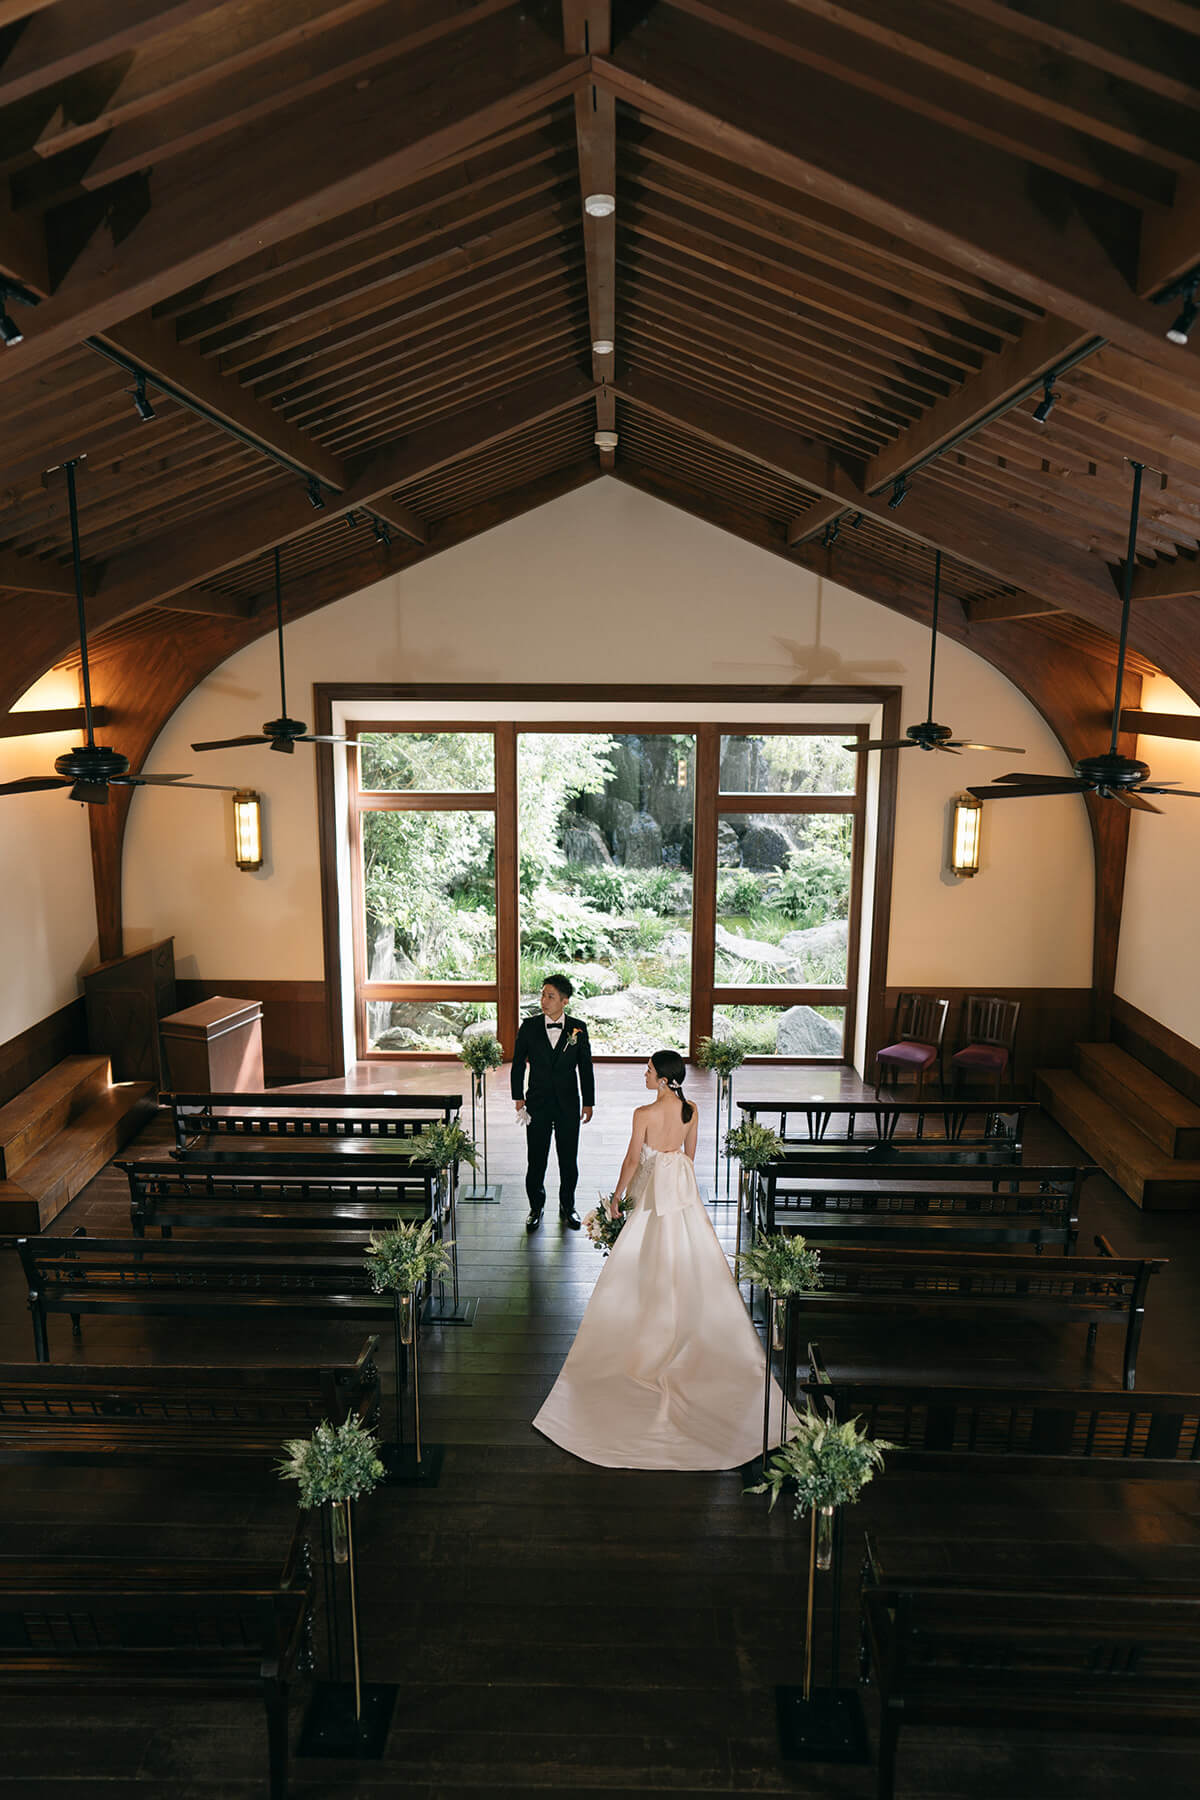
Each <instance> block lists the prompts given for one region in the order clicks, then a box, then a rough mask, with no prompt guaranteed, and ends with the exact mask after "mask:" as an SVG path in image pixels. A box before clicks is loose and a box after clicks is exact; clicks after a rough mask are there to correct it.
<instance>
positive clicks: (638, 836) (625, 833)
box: [613, 812, 663, 869]
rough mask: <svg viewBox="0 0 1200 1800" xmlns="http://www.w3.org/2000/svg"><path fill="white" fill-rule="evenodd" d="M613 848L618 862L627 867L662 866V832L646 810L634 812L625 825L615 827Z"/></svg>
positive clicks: (657, 867)
mask: <svg viewBox="0 0 1200 1800" xmlns="http://www.w3.org/2000/svg"><path fill="white" fill-rule="evenodd" d="M613 848H614V850H615V851H616V854H617V860H618V862H620V863H622V864H623V865H624V867H625V868H627V869H661V867H662V852H663V843H662V832H661V831H660V830H659V827H658V821H657V820H656V819H653V818H651V816H650V814H649V813H648V812H640V813H635V814H634V815H633V817H632V818H631V819H630V821H629V823H628V824H627V825H619V826H618V827H617V829H616V832H615V833H614V843H613Z"/></svg>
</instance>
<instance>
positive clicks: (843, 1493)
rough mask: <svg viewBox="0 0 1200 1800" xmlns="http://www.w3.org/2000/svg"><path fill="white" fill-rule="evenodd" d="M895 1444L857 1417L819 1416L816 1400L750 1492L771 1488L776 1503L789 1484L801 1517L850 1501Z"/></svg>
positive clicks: (759, 1492)
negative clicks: (838, 1420)
mask: <svg viewBox="0 0 1200 1800" xmlns="http://www.w3.org/2000/svg"><path fill="white" fill-rule="evenodd" d="M895 1448H896V1446H895V1445H894V1444H890V1443H888V1441H887V1439H886V1438H869V1437H868V1436H867V1434H866V1432H865V1431H860V1430H859V1426H858V1420H857V1419H847V1420H846V1422H845V1424H844V1425H836V1424H834V1422H833V1421H832V1420H831V1419H822V1418H818V1417H817V1415H816V1413H815V1412H814V1411H813V1410H812V1407H811V1406H810V1407H809V1408H808V1409H807V1411H806V1413H805V1415H804V1417H803V1418H802V1419H801V1420H800V1422H799V1427H798V1429H797V1430H796V1431H795V1433H794V1434H793V1435H792V1436H791V1437H790V1438H789V1439H788V1440H787V1442H786V1444H783V1445H781V1446H780V1448H779V1449H778V1450H777V1451H776V1452H775V1455H774V1456H773V1457H772V1458H771V1460H770V1462H769V1463H768V1464H767V1467H766V1470H765V1471H764V1474H765V1479H764V1480H763V1481H761V1482H760V1483H759V1485H758V1486H757V1487H752V1488H747V1490H746V1492H747V1493H749V1494H765V1493H767V1492H768V1491H769V1492H770V1495H771V1507H772V1509H773V1508H774V1505H775V1502H776V1501H777V1500H778V1498H779V1496H780V1494H781V1493H782V1492H783V1490H784V1488H785V1487H792V1488H793V1489H794V1490H795V1494H794V1503H793V1509H792V1516H793V1517H794V1518H797V1519H798V1518H799V1517H800V1515H801V1513H805V1512H808V1511H809V1510H810V1509H811V1508H813V1507H817V1508H821V1507H831V1506H848V1505H849V1504H850V1503H851V1501H853V1500H857V1499H858V1496H859V1494H860V1493H861V1492H862V1490H863V1488H864V1487H866V1485H867V1483H868V1481H870V1480H871V1478H872V1477H873V1475H874V1474H875V1471H876V1469H881V1468H882V1467H883V1452H884V1451H885V1450H894V1449H895Z"/></svg>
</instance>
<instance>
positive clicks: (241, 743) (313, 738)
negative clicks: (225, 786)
mask: <svg viewBox="0 0 1200 1800" xmlns="http://www.w3.org/2000/svg"><path fill="white" fill-rule="evenodd" d="M275 630H276V632H277V634H278V637H279V717H278V718H277V719H268V720H267V722H266V724H265V725H264V726H263V728H262V730H261V731H255V732H252V733H251V734H250V736H249V737H235V738H214V739H213V740H212V741H211V742H210V743H207V744H193V745H192V749H193V750H240V749H244V748H247V747H248V746H249V745H251V744H269V745H270V747H271V749H272V750H280V751H282V752H283V753H284V755H285V756H294V755H295V752H296V745H297V744H354V743H357V741H358V740H357V739H356V738H346V737H318V736H317V735H316V733H315V732H312V731H310V730H309V729H308V726H307V725H306V724H305V723H304V721H303V720H302V719H289V718H288V716H287V678H286V675H285V673H284V667H283V584H282V581H281V579H280V573H279V546H278V545H276V547H275Z"/></svg>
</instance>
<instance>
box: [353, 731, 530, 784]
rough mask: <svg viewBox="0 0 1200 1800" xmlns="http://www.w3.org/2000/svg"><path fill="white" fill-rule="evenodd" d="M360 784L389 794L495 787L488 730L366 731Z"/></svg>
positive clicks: (490, 740)
mask: <svg viewBox="0 0 1200 1800" xmlns="http://www.w3.org/2000/svg"><path fill="white" fill-rule="evenodd" d="M359 743H360V744H361V746H362V749H361V756H362V785H363V787H364V788H386V789H387V790H389V791H390V792H393V793H397V792H400V793H402V792H404V790H406V789H409V790H413V789H416V790H419V791H420V792H422V793H426V794H432V793H438V792H442V793H450V794H455V793H468V792H476V793H479V792H483V793H486V792H487V791H488V790H489V789H491V788H493V787H495V785H496V771H495V755H494V752H493V749H492V734H491V732H490V731H364V732H363V734H362V737H361V738H360V739H359Z"/></svg>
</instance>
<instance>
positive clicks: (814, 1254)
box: [737, 1232, 821, 1300]
mask: <svg viewBox="0 0 1200 1800" xmlns="http://www.w3.org/2000/svg"><path fill="white" fill-rule="evenodd" d="M737 1267H738V1279H739V1280H741V1281H750V1282H753V1284H754V1286H755V1287H761V1288H766V1290H767V1292H768V1294H770V1295H771V1296H772V1297H773V1298H775V1299H779V1300H782V1299H786V1297H787V1296H788V1295H789V1294H810V1293H812V1291H813V1289H814V1288H819V1287H820V1285H821V1252H820V1251H819V1250H813V1249H811V1248H810V1247H809V1245H808V1244H806V1243H805V1241H804V1239H803V1238H802V1237H800V1236H798V1235H797V1236H796V1237H785V1236H784V1234H783V1232H779V1233H777V1234H776V1235H775V1236H773V1237H759V1238H756V1239H755V1240H754V1242H753V1243H752V1244H751V1245H749V1247H748V1248H747V1249H745V1250H743V1251H742V1253H741V1255H740V1256H739V1257H738V1262H737Z"/></svg>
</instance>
